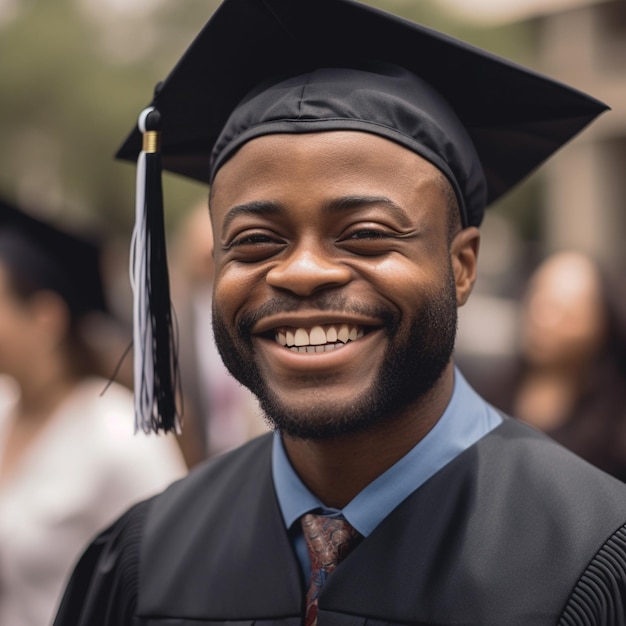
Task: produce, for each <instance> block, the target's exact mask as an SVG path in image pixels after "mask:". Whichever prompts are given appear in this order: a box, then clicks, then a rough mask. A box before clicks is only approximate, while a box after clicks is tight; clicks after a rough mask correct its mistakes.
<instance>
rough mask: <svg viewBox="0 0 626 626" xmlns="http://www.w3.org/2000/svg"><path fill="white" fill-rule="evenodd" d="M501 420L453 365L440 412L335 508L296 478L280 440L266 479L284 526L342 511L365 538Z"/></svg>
mask: <svg viewBox="0 0 626 626" xmlns="http://www.w3.org/2000/svg"><path fill="white" fill-rule="evenodd" d="M501 422H502V417H501V415H500V414H499V413H498V412H497V411H496V410H495V409H494V408H493V407H492V406H490V405H489V404H487V403H486V402H485V401H484V400H483V399H482V398H481V397H480V396H479V395H478V394H477V393H476V392H475V391H474V390H473V389H472V388H471V387H470V386H469V384H468V383H467V382H466V380H465V379H464V378H463V376H462V374H461V373H460V372H459V370H458V369H455V377H454V389H453V393H452V397H451V399H450V402H449V403H448V406H447V407H446V410H445V411H444V413H443V415H442V416H441V418H440V419H439V421H438V422H437V423H436V424H435V426H434V427H433V428H432V429H431V430H430V432H429V433H428V434H427V435H426V436H425V437H424V438H423V439H422V440H421V441H420V442H419V443H418V444H417V445H416V446H415V447H414V448H412V449H411V450H410V451H409V452H408V453H407V454H406V455H405V456H403V457H402V458H401V459H400V460H399V461H397V462H396V463H395V464H394V465H393V466H392V467H390V468H389V469H388V470H387V471H386V472H384V473H383V474H381V475H380V476H379V477H378V478H376V479H375V480H374V481H373V482H371V483H370V484H369V485H368V486H367V487H365V489H363V490H362V491H361V492H360V493H358V494H357V495H356V496H355V497H354V498H353V499H352V500H351V501H350V502H349V503H348V504H347V505H346V506H345V507H344V508H343V509H342V510H341V511H339V510H337V509H332V508H329V507H326V506H325V505H324V503H323V502H321V501H320V500H319V499H318V498H317V497H316V496H315V495H314V494H313V493H311V492H310V491H309V490H308V489H307V487H306V486H305V485H304V484H303V482H302V481H301V480H300V478H299V476H298V475H297V474H296V472H295V470H294V469H293V467H292V465H291V463H290V461H289V459H288V458H287V454H286V452H285V448H284V446H283V443H282V439H281V438H280V436H279V435H276V436H275V437H274V442H273V448H272V477H273V480H274V486H275V489H276V495H277V497H278V503H279V506H280V509H281V512H282V515H283V520H284V522H285V526H286V527H287V528H291V526H292V524H294V522H296V521H297V520H299V519H300V517H301V516H302V515H304V514H305V513H308V512H310V511H312V510H314V509H320V510H321V511H322V512H323V513H324V514H328V515H343V517H345V518H346V519H347V520H348V521H349V522H350V524H352V526H353V527H354V528H356V530H358V531H359V532H360V533H361V535H363V536H364V537H367V536H368V535H369V534H370V533H371V532H372V531H373V530H374V528H376V526H378V524H379V523H380V522H381V521H382V520H383V519H384V518H385V517H387V515H389V513H391V511H393V509H395V508H396V507H397V506H398V505H399V504H400V503H401V502H402V501H403V500H405V499H406V498H407V497H408V496H409V495H410V494H411V493H413V491H415V490H416V489H417V488H418V487H420V486H421V485H422V484H424V483H425V482H426V481H427V480H428V479H429V478H430V477H431V476H433V475H434V474H435V473H436V472H438V471H439V470H440V469H441V468H442V467H444V466H445V465H446V464H448V463H449V462H450V461H451V460H452V459H454V458H455V457H456V456H458V455H459V454H460V453H461V452H463V451H464V450H466V449H467V448H469V447H470V446H471V445H473V444H474V443H476V441H478V440H479V439H481V438H482V437H483V436H484V435H486V434H487V433H488V432H490V431H491V430H492V429H494V428H495V427H496V426H498V425H499V424H500V423H501Z"/></svg>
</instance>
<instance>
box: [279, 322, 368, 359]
mask: <svg viewBox="0 0 626 626" xmlns="http://www.w3.org/2000/svg"><path fill="white" fill-rule="evenodd" d="M364 334H365V329H364V328H363V327H362V326H356V325H352V324H324V325H323V326H313V327H312V328H279V329H277V330H276V332H275V335H274V339H275V340H276V342H277V343H279V344H280V345H281V346H284V347H285V348H288V349H289V350H292V351H293V352H330V351H331V350H337V349H338V348H343V347H344V346H345V345H346V344H347V343H349V342H350V341H356V340H357V339H360V338H361V337H363V335H364Z"/></svg>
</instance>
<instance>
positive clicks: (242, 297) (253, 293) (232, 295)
mask: <svg viewBox="0 0 626 626" xmlns="http://www.w3.org/2000/svg"><path fill="white" fill-rule="evenodd" d="M265 273H266V272H265V271H264V270H262V269H261V268H258V267H254V266H252V265H245V264H237V265H235V264H230V265H227V266H224V267H216V272H215V281H214V283H213V301H214V302H215V303H216V310H217V311H218V313H219V314H220V315H221V316H222V318H223V319H224V321H225V322H226V323H227V324H231V323H232V321H233V319H234V318H235V316H236V315H237V313H238V312H239V311H240V310H241V309H242V308H243V307H244V306H246V307H248V306H249V305H250V304H251V303H254V302H255V301H256V300H257V299H258V298H259V295H260V293H261V292H262V288H263V285H264V282H265V278H264V277H265Z"/></svg>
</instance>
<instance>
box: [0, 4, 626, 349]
mask: <svg viewBox="0 0 626 626" xmlns="http://www.w3.org/2000/svg"><path fill="white" fill-rule="evenodd" d="M310 1H311V2H312V3H313V2H315V0H310ZM368 3H369V4H371V5H373V6H377V7H380V8H384V9H388V10H390V11H392V12H394V13H397V14H399V15H402V16H405V17H408V18H411V19H413V20H415V21H419V22H422V23H423V24H426V25H428V26H431V27H434V28H437V29H439V30H443V31H445V32H447V33H449V34H452V35H455V36H458V37H460V38H462V39H465V40H466V41H469V42H471V43H474V44H477V45H479V46H481V47H483V48H486V49H488V50H490V51H492V52H494V53H496V54H500V55H503V56H505V57H508V58H509V59H511V60H513V61H516V62H519V63H522V64H524V65H527V66H530V67H532V68H534V69H536V70H539V71H541V72H544V73H547V74H549V75H551V76H553V77H555V78H557V79H559V80H562V81H564V82H567V83H569V84H572V85H573V86H576V87H578V88H580V89H582V90H584V91H588V92H590V93H591V94H593V95H594V96H596V97H597V98H599V99H601V100H604V101H606V102H607V103H608V104H609V105H610V106H611V107H612V108H613V111H612V112H611V113H609V114H606V115H605V116H603V118H602V119H601V120H600V121H599V122H597V123H596V124H594V125H593V127H592V128H591V129H590V130H588V131H587V132H585V133H583V135H581V136H580V137H578V138H577V139H576V140H575V141H574V142H573V143H572V144H571V145H569V146H568V147H567V148H566V149H565V150H564V151H563V152H562V153H559V154H558V155H557V156H556V157H555V158H554V159H552V160H551V161H550V163H549V165H548V167H546V168H544V169H543V170H542V171H541V172H540V173H539V174H537V175H534V176H532V177H531V178H530V179H529V181H528V182H526V183H524V184H523V185H521V186H520V188H519V189H518V190H517V191H515V192H514V193H511V194H509V195H508V196H506V197H505V198H504V199H503V200H502V201H501V202H499V203H498V205H497V206H494V207H492V208H491V209H490V213H489V216H488V218H487V220H486V222H485V226H484V232H485V235H484V244H483V249H482V259H481V278H480V281H479V284H478V286H477V290H476V292H477V297H476V298H475V302H476V304H475V305H474V304H472V306H473V307H474V308H471V307H468V309H467V313H464V315H465V317H466V318H467V321H466V322H463V320H462V331H463V328H464V325H465V326H467V327H472V329H473V328H474V326H472V324H474V322H473V321H472V320H475V321H476V320H478V323H482V324H485V322H486V321H487V328H489V332H488V333H487V335H488V336H481V335H480V332H479V329H478V327H476V328H477V330H475V331H472V332H471V333H466V335H469V336H470V337H473V338H474V340H476V339H479V341H474V343H475V344H477V345H479V348H477V347H476V345H474V346H473V345H472V339H471V338H470V339H469V340H467V342H466V343H465V344H464V343H463V341H464V340H463V333H462V337H461V340H462V341H461V346H462V347H463V346H464V345H466V346H467V349H468V350H472V349H489V346H488V344H489V341H491V342H492V343H493V344H494V345H495V346H496V347H495V348H494V349H498V350H501V349H507V344H506V341H509V340H510V337H509V339H507V337H508V336H510V334H511V324H513V323H514V317H513V316H512V315H509V313H510V312H511V310H512V309H511V306H513V305H514V303H515V298H516V294H517V292H518V290H519V288H520V286H521V285H522V284H523V281H524V278H525V276H526V274H527V273H528V272H529V271H530V270H531V269H532V267H533V266H534V265H535V264H536V262H537V261H538V260H539V259H540V258H541V257H542V256H544V255H545V254H546V253H548V252H549V251H551V250H555V249H560V248H564V247H575V248H579V249H584V250H586V251H588V252H590V253H592V254H594V255H596V256H598V257H600V258H602V259H603V260H604V261H607V262H609V263H611V264H612V265H614V266H618V265H620V264H621V263H623V262H624V260H625V254H626V253H625V249H624V248H625V247H624V245H623V238H624V233H625V232H626V218H624V198H625V197H626V182H625V181H626V175H625V174H626V172H625V171H624V165H625V163H626V2H625V1H624V0H604V1H602V0H600V1H598V0H595V1H594V0H586V1H585V0H550V1H549V0H506V1H504V0H369V2H368ZM218 4H219V2H218V1H217V0H0V77H1V80H0V85H1V87H0V89H1V90H2V91H1V97H0V196H2V197H3V198H5V199H6V200H9V201H11V202H15V203H17V204H19V205H20V206H22V207H24V208H27V209H28V210H31V211H35V212H41V213H43V214H45V215H46V216H48V218H49V219H52V220H54V221H58V222H59V223H60V224H62V225H70V226H71V227H73V228H77V229H88V230H90V231H92V232H93V231H95V232H96V233H97V234H98V235H99V236H101V237H103V238H105V239H106V241H107V242H108V246H107V271H108V272H109V274H108V275H109V278H108V280H109V290H110V298H111V300H112V303H113V308H114V309H116V312H118V313H119V314H120V315H121V317H122V318H124V316H127V315H128V307H127V305H128V295H129V288H128V285H127V279H126V274H125V271H123V269H122V268H125V265H126V250H127V247H128V240H129V237H130V231H131V229H132V221H133V212H134V175H135V170H134V167H133V166H132V164H128V163H121V162H116V161H115V160H114V159H113V155H114V153H115V152H116V150H117V148H118V146H119V145H120V144H121V142H122V140H123V139H124V138H125V136H126V135H127V133H128V132H129V131H130V129H131V128H132V127H133V125H134V124H135V122H136V117H137V115H138V113H139V112H140V111H141V110H142V108H143V107H144V106H145V105H146V104H148V103H149V101H150V99H151V93H152V90H153V88H154V85H155V84H156V83H157V81H159V80H161V79H163V78H165V77H166V76H167V74H168V72H169V71H170V69H171V68H172V67H173V65H174V64H175V62H176V61H177V59H178V58H179V56H180V55H181V54H182V53H183V51H184V50H185V49H186V47H187V45H188V44H189V43H190V42H191V41H192V39H193V38H194V37H195V35H196V34H197V33H198V32H199V30H200V29H201V27H202V25H203V24H204V23H205V22H206V20H207V19H208V18H209V16H210V15H211V13H212V12H213V11H214V10H215V8H216V7H217V5H218ZM468 96H469V95H468ZM164 178H165V197H166V223H167V227H168V229H170V230H172V229H174V228H175V227H176V225H177V223H178V222H179V220H180V219H181V217H182V216H183V215H184V214H185V212H186V211H187V210H188V209H189V207H191V206H192V205H193V204H195V203H196V202H197V201H198V200H199V199H201V198H202V197H205V196H206V194H207V190H206V189H205V188H204V187H202V186H201V185H199V184H196V183H192V182H189V181H186V180H183V179H180V178H177V177H175V176H173V175H167V174H166V175H165V177H164ZM481 296H484V297H485V298H487V300H483V301H482V302H481ZM494 298H495V300H494ZM485 302H487V305H488V309H483V308H481V305H482V304H484V303H485ZM498 306H499V307H500V309H498ZM489 307H490V308H489ZM494 307H495V308H494ZM498 310H499V313H498V312H497V311H498ZM472 311H474V312H475V313H474V314H473V315H472ZM486 311H490V313H489V312H486ZM489 315H493V316H494V317H493V322H492V323H491V325H490V323H489V322H488V320H489V319H491V318H490V317H489ZM497 320H499V321H497ZM499 333H500V334H499Z"/></svg>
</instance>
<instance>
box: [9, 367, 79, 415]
mask: <svg viewBox="0 0 626 626" xmlns="http://www.w3.org/2000/svg"><path fill="white" fill-rule="evenodd" d="M47 371H48V373H47V374H46V373H41V375H40V376H36V375H34V376H32V377H31V378H25V379H23V380H18V384H19V386H20V399H19V403H18V406H17V410H18V413H19V414H20V416H21V417H22V418H23V419H31V420H35V421H37V420H45V419H46V418H47V417H48V416H49V415H51V414H52V413H53V412H54V410H55V409H56V408H57V407H58V406H59V405H60V404H61V403H62V402H63V401H64V400H65V398H66V397H67V396H68V395H69V394H70V393H71V391H72V390H73V389H74V387H75V386H76V383H77V382H78V381H77V380H76V378H75V377H73V376H71V375H70V374H69V372H67V371H65V369H64V368H62V367H59V368H53V369H49V370H47Z"/></svg>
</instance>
